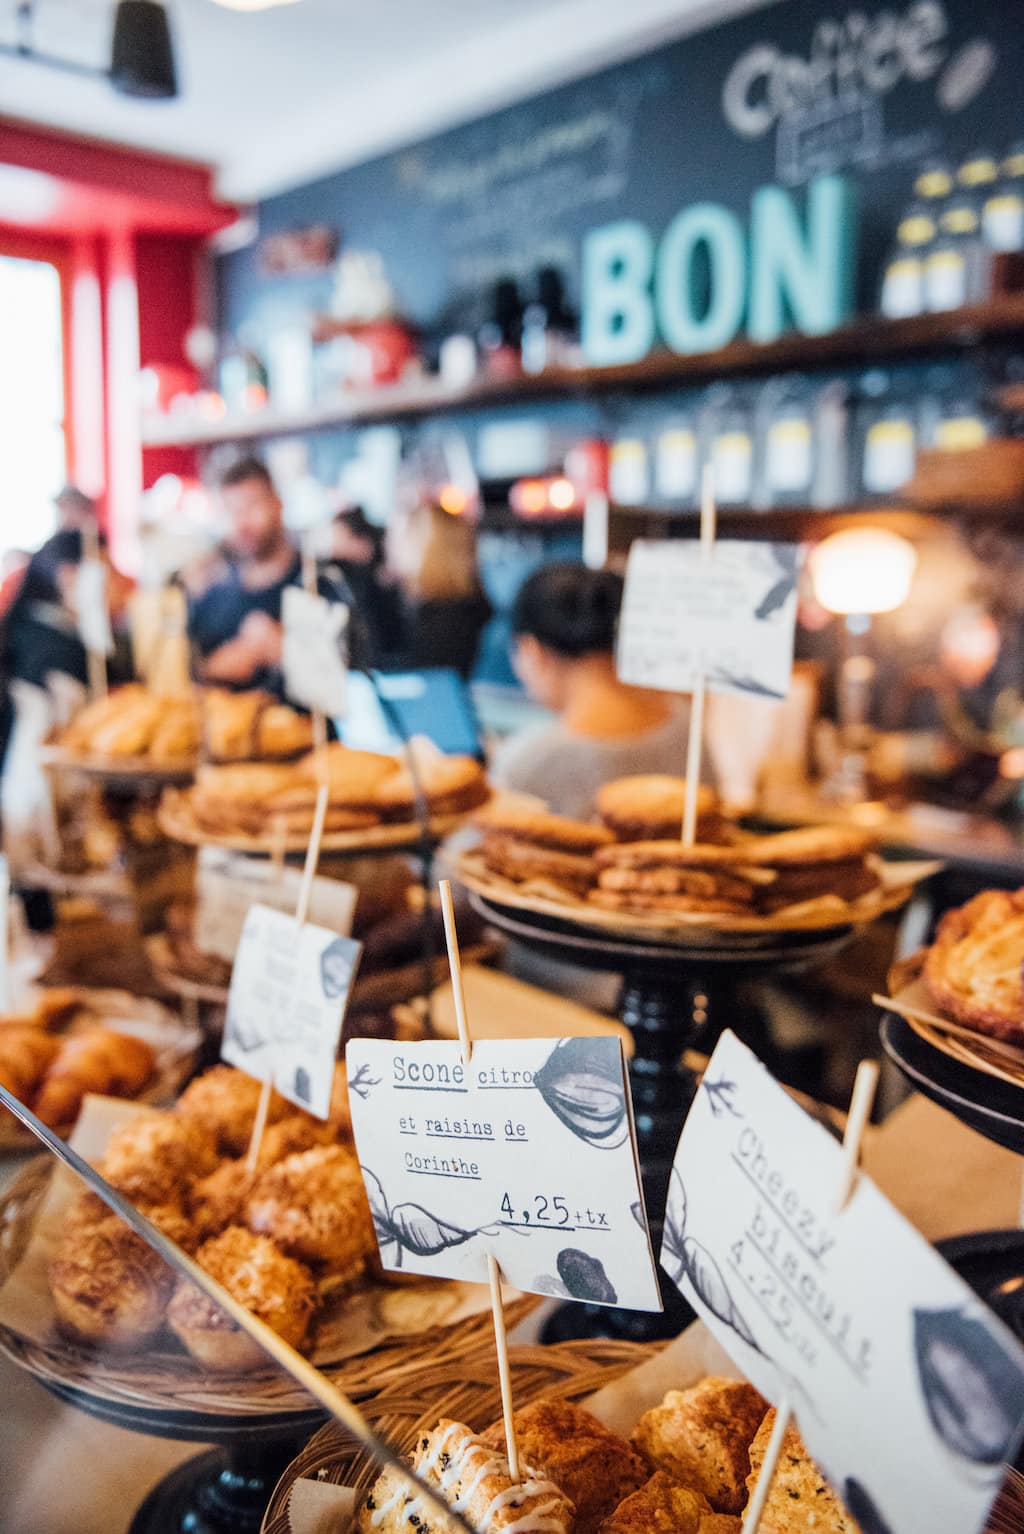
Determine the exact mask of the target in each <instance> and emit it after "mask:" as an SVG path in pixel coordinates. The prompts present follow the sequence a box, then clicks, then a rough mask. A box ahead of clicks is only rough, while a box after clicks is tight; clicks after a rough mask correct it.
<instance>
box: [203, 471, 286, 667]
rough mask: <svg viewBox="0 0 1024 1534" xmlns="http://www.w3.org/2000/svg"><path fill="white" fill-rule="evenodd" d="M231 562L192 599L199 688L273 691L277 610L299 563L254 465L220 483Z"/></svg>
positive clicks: (265, 480)
mask: <svg viewBox="0 0 1024 1534" xmlns="http://www.w3.org/2000/svg"><path fill="white" fill-rule="evenodd" d="M220 496H221V501H222V503H223V506H224V511H225V513H226V515H227V519H228V524H229V526H228V536H227V542H228V545H229V547H230V550H231V553H232V555H233V562H232V563H231V564H230V565H229V567H228V569H227V571H226V573H225V574H224V575H223V576H222V577H221V578H220V579H219V580H216V581H214V582H213V584H212V585H209V586H207V587H206V589H205V590H203V591H202V592H201V593H200V594H198V595H196V596H195V597H194V598H193V599H192V601H191V603H190V607H189V619H188V627H189V636H190V638H191V639H192V641H193V643H194V644H195V647H196V649H197V651H198V653H199V662H198V671H199V676H200V680H201V681H204V682H216V683H219V684H220V685H221V686H224V687H240V688H244V687H269V688H270V689H271V690H272V691H279V690H280V686H279V680H278V676H279V671H280V665H281V641H282V630H281V603H282V599H283V594H284V590H285V587H286V586H294V585H298V584H300V583H301V580H302V561H301V559H300V558H299V554H298V551H297V550H296V549H295V547H294V545H293V544H292V542H291V540H290V539H289V537H288V534H287V532H286V531H285V526H284V509H283V507H282V505H281V498H280V496H279V495H278V493H277V491H276V489H275V488H274V482H273V480H272V479H271V477H270V474H269V472H268V470H267V468H266V466H265V465H264V464H263V463H261V462H260V460H259V459H258V458H252V457H249V458H241V459H239V460H238V462H237V463H235V464H233V465H232V466H231V468H230V469H228V471H227V472H226V473H225V474H224V475H223V476H222V477H221V481H220Z"/></svg>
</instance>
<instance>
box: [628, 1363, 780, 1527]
mask: <svg viewBox="0 0 1024 1534" xmlns="http://www.w3.org/2000/svg"><path fill="white" fill-rule="evenodd" d="M767 1410H768V1404H767V1402H766V1401H765V1400H764V1399H763V1398H762V1397H761V1396H760V1395H758V1393H757V1391H756V1390H755V1389H754V1387H753V1385H748V1384H746V1383H745V1382H743V1381H740V1380H728V1379H718V1378H716V1377H715V1376H713V1375H709V1376H708V1378H707V1379H703V1380H701V1381H700V1382H699V1383H698V1384H696V1385H693V1386H692V1387H691V1388H690V1389H689V1390H670V1391H669V1392H668V1394H667V1395H666V1397H665V1399H664V1400H663V1401H662V1403H661V1405H660V1406H654V1407H652V1408H651V1410H650V1411H648V1412H645V1413H644V1415H643V1416H642V1417H641V1418H640V1421H639V1422H638V1423H637V1425H636V1427H635V1428H634V1429H633V1433H632V1439H633V1443H634V1444H635V1445H636V1447H637V1449H639V1451H640V1453H641V1454H642V1455H643V1457H644V1459H646V1461H647V1463H648V1464H649V1465H650V1466H651V1468H652V1469H653V1470H664V1471H666V1472H667V1473H668V1474H669V1475H671V1476H673V1477H674V1478H675V1479H676V1480H677V1481H681V1482H682V1483H683V1485H684V1486H690V1487H692V1488H693V1489H694V1490H695V1491H700V1492H703V1494H704V1496H705V1497H707V1499H708V1501H709V1502H710V1503H711V1506H712V1507H713V1508H714V1510H715V1512H716V1513H738V1512H740V1511H741V1509H742V1508H743V1506H744V1503H745V1502H746V1499H747V1496H746V1480H747V1475H748V1474H749V1472H750V1454H749V1449H750V1445H751V1442H752V1441H753V1438H754V1434H755V1433H756V1432H757V1430H758V1428H759V1427H760V1425H761V1421H762V1419H763V1417H764V1414H765V1412H766V1411H767Z"/></svg>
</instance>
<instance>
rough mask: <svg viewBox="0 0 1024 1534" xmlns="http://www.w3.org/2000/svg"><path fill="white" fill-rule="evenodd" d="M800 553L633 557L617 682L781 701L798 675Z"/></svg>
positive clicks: (717, 551) (653, 545)
mask: <svg viewBox="0 0 1024 1534" xmlns="http://www.w3.org/2000/svg"><path fill="white" fill-rule="evenodd" d="M798 574H799V550H798V549H797V547H796V545H795V544H791V543H746V542H738V541H737V542H730V541H728V540H724V541H720V542H717V543H715V544H714V546H713V548H712V549H710V550H708V549H705V548H704V547H702V545H701V544H699V543H697V542H696V541H692V542H691V541H687V540H683V539H679V540H676V541H673V542H664V541H659V542H644V541H643V540H641V539H638V540H637V541H636V542H635V543H633V545H632V546H631V548H630V551H629V561H628V564H627V566H626V589H625V594H624V596H623V600H622V615H621V617H620V619H619V640H618V657H617V659H618V673H619V676H620V678H621V679H622V681H624V682H629V683H631V684H632V685H634V686H636V687H655V688H660V689H662V690H664V691H666V692H693V690H694V688H695V686H696V685H697V682H698V679H700V678H703V681H704V684H705V685H706V686H707V687H708V689H709V690H710V691H711V692H731V693H741V694H745V695H750V696H754V697H761V698H784V697H785V696H786V694H787V693H788V691H789V680H790V676H791V674H792V670H793V636H794V633H795V628H796V603H797V577H798Z"/></svg>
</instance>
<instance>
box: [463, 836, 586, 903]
mask: <svg viewBox="0 0 1024 1534" xmlns="http://www.w3.org/2000/svg"><path fill="white" fill-rule="evenodd" d="M483 857H484V862H485V863H486V864H487V867H488V868H489V869H490V870H491V872H492V873H496V874H500V875H501V877H502V878H504V879H512V880H514V882H515V883H516V884H525V883H527V882H528V881H529V880H531V879H546V880H550V881H551V882H553V883H555V884H559V885H561V886H562V887H563V888H564V889H567V890H570V891H572V893H573V894H579V895H583V894H585V893H586V892H587V890H588V889H589V888H590V886H591V885H592V884H593V882H594V875H595V872H596V870H595V868H594V860H593V858H589V857H587V856H585V855H583V854H580V853H576V852H559V851H558V850H557V849H556V848H553V847H538V846H534V845H532V844H530V843H527V842H517V841H515V840H513V838H512V837H509V836H499V835H496V834H493V833H492V834H489V835H487V836H486V837H485V838H484V842H483Z"/></svg>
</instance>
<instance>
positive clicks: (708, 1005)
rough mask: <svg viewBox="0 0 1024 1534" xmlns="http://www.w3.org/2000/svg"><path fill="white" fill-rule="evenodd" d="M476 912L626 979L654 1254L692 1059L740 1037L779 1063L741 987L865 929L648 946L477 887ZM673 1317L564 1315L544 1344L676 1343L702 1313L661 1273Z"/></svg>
mask: <svg viewBox="0 0 1024 1534" xmlns="http://www.w3.org/2000/svg"><path fill="white" fill-rule="evenodd" d="M469 899H470V903H471V905H472V906H473V907H474V909H475V910H476V911H478V912H479V914H480V915H481V916H483V917H484V918H485V920H486V921H487V922H489V923H490V925H492V926H494V927H497V928H498V929H499V931H501V932H503V933H505V934H506V935H507V936H508V937H510V938H512V939H514V940H515V941H516V942H518V943H521V944H523V946H524V947H526V948H529V949H532V950H533V951H534V952H536V953H540V954H543V955H545V956H546V957H547V958H550V959H555V960H558V961H560V962H562V963H567V964H577V965H583V966H585V967H586V968H588V969H594V970H603V971H608V972H611V973H613V974H618V975H621V977H622V989H621V991H620V993H619V1002H618V1017H619V1020H620V1021H621V1022H622V1023H624V1024H625V1026H626V1027H627V1028H628V1029H629V1031H630V1033H631V1034H632V1036H633V1045H634V1048H633V1056H632V1059H631V1060H630V1062H629V1079H630V1087H631V1091H632V1097H633V1112H634V1117H635V1120H636V1136H637V1148H638V1150H639V1154H640V1171H641V1178H642V1181H643V1189H644V1202H645V1204H646V1206H647V1217H648V1222H649V1225H650V1229H651V1238H652V1241H653V1243H654V1249H655V1251H656V1252H657V1251H658V1250H659V1249H660V1244H661V1232H662V1226H663V1224H664V1216H665V1201H666V1198H667V1195H668V1183H669V1174H670V1173H671V1170H672V1161H673V1158H674V1156H675V1151H676V1145H677V1143H678V1140H679V1133H680V1130H681V1129H682V1127H683V1121H684V1119H685V1118H686V1115H687V1112H688V1111H689V1107H690V1103H691V1102H692V1100H693V1096H694V1092H695V1091H696V1087H697V1078H696V1076H695V1074H694V1072H693V1071H692V1070H690V1069H689V1067H688V1066H687V1065H686V1063H685V1061H684V1058H683V1057H684V1055H685V1052H686V1051H687V1050H688V1049H691V1048H699V1049H700V1050H702V1051H703V1052H705V1053H710V1052H711V1050H712V1049H713V1048H714V1045H715V1042H716V1041H717V1039H718V1037H719V1036H720V1034H721V1032H722V1030H723V1029H724V1028H726V1027H730V1028H732V1029H733V1030H734V1031H735V1032H736V1033H737V1034H739V1036H740V1037H741V1038H742V1039H743V1040H744V1041H745V1042H746V1043H747V1044H749V1045H750V1046H751V1048H752V1049H754V1050H755V1051H756V1053H757V1054H758V1055H760V1057H761V1058H762V1059H765V1060H766V1061H767V1062H768V1063H769V1064H770V1063H771V1056H772V1048H771V1041H770V1038H769V1035H768V1031H767V1025H766V1022H765V1019H764V1018H763V1016H762V1015H761V1014H760V1012H759V1011H758V1009H757V1008H756V1007H753V1006H751V1005H750V1004H749V1002H744V1003H743V1004H742V1005H741V1004H740V1003H739V1000H738V996H737V992H738V988H739V986H740V985H741V984H742V983H743V982H745V981H749V980H751V979H753V978H756V977H759V976H764V975H780V974H792V973H795V972H797V971H800V970H803V969H806V968H807V967H809V966H811V965H814V964H818V963H821V962H822V961H823V960H825V959H827V958H829V957H830V956H831V955H832V954H834V953H837V952H838V951H839V950H840V949H841V948H842V947H843V946H844V945H845V944H846V943H847V942H849V940H850V938H851V937H852V936H853V935H854V933H855V931H856V930H857V929H856V927H855V926H854V925H853V924H852V923H844V924H842V925H837V926H829V927H827V928H824V929H820V928H816V929H814V930H808V929H806V928H801V929H791V930H788V931H787V930H781V929H764V930H760V931H751V930H737V931H730V930H729V929H726V928H713V927H707V928H701V929H697V930H695V929H694V928H693V927H681V928H680V935H679V938H678V939H676V938H675V937H674V936H672V935H666V934H665V933H664V932H663V931H661V930H658V931H657V932H655V933H653V934H652V935H651V936H650V937H648V936H645V935H640V934H639V933H633V932H628V931H627V932H620V931H609V930H607V929H604V928H600V927H591V926H588V925H587V924H586V923H585V922H582V921H579V920H577V919H575V918H574V917H573V916H566V917H562V916H554V915H552V914H550V913H549V912H540V911H532V910H529V909H525V908H524V907H523V905H522V904H520V903H517V904H516V905H514V906H513V905H504V904H502V902H501V900H500V898H498V897H496V896H494V895H490V894H488V895H484V894H482V893H481V892H479V891H477V890H473V889H472V888H471V889H470V893H469ZM659 1276H660V1280H661V1292H662V1302H663V1304H664V1307H665V1309H664V1312H663V1313H662V1314H661V1315H652V1314H649V1313H646V1312H643V1311H635V1310H618V1309H614V1308H612V1307H609V1306H597V1305H565V1306H563V1307H561V1308H560V1309H559V1310H558V1311H557V1312H556V1313H555V1315H554V1316H553V1317H552V1319H551V1321H549V1323H548V1325H547V1327H546V1328H545V1332H544V1340H545V1341H546V1342H563V1341H567V1340H569V1339H570V1338H572V1337H596V1336H610V1337H622V1338H627V1339H629V1340H631V1341H637V1342H643V1341H650V1340H654V1339H657V1338H662V1337H674V1336H676V1335H677V1334H678V1333H679V1331H680V1330H681V1329H682V1327H683V1326H685V1325H687V1324H688V1322H689V1321H690V1320H692V1319H693V1313H692V1311H691V1310H690V1308H689V1306H688V1305H687V1304H686V1302H685V1301H684V1300H683V1298H682V1296H681V1295H680V1294H679V1291H678V1290H677V1289H676V1287H675V1285H674V1284H673V1283H672V1282H671V1280H670V1279H669V1278H668V1276H667V1274H665V1273H664V1272H663V1271H660V1272H659Z"/></svg>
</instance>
